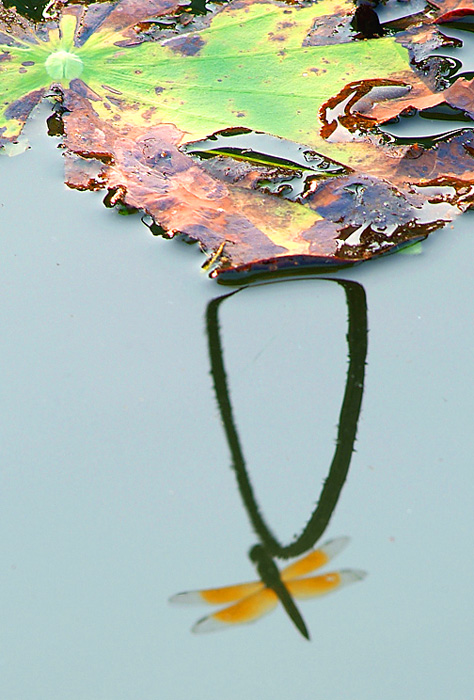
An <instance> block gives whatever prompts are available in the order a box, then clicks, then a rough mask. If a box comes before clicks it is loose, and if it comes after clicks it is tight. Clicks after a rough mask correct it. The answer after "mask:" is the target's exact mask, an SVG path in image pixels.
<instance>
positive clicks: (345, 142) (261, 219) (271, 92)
mask: <svg viewBox="0 0 474 700" xmlns="http://www.w3.org/2000/svg"><path fill="white" fill-rule="evenodd" d="M436 6H437V8H438V9H437V10H436V11H431V12H426V13H424V14H423V13H420V12H419V11H418V13H417V14H414V15H413V16H412V17H407V16H404V18H403V21H402V25H403V26H402V27H401V29H397V31H395V32H393V31H392V33H389V32H388V31H386V30H385V29H384V26H383V24H382V25H379V24H376V23H375V24H373V23H372V24H371V25H370V26H373V27H375V29H374V31H371V32H370V33H369V34H368V33H367V32H368V29H367V27H365V28H364V27H363V26H362V24H363V23H362V21H361V20H360V16H359V19H357V18H356V20H357V21H356V20H354V12H355V6H354V4H353V3H352V1H351V0H320V2H317V3H313V4H309V5H308V4H305V5H298V4H287V3H284V2H278V1H276V0H273V1H272V0H262V1H260V2H259V1H257V2H255V1H254V2H251V1H250V0H233V2H230V3H228V4H227V5H225V6H223V7H221V8H217V9H215V10H214V11H213V13H210V14H209V15H207V16H206V17H204V18H200V19H193V18H192V16H190V15H189V14H188V15H186V14H183V12H182V8H181V7H180V6H179V5H178V4H177V2H175V1H173V0H148V2H145V3H144V2H138V0H122V2H119V3H116V4H109V3H100V4H93V5H89V6H88V7H80V6H79V5H71V6H70V7H64V8H63V10H62V14H61V16H60V17H59V18H58V20H57V21H54V22H53V21H51V20H50V21H45V22H44V23H43V24H41V25H39V26H37V27H34V26H33V25H32V24H30V23H29V22H28V21H27V20H25V19H23V18H21V17H20V16H19V15H18V14H17V13H16V12H15V11H14V10H7V9H5V8H3V7H2V6H1V5H0V81H1V100H0V140H1V141H2V142H3V143H7V142H15V141H17V140H18V137H19V134H20V133H21V129H22V127H23V125H24V123H25V121H26V119H27V118H28V115H29V114H30V112H31V110H32V109H33V107H34V106H35V105H36V104H37V103H38V102H39V101H40V100H41V98H42V97H43V96H45V95H54V96H55V97H56V100H57V101H58V107H59V111H58V112H57V115H56V122H57V120H58V117H59V118H60V121H62V125H60V126H58V125H57V123H55V129H59V131H61V130H62V128H63V130H64V136H63V143H64V147H65V150H64V153H65V159H66V181H67V183H68V184H69V185H70V186H71V187H76V188H78V189H102V188H107V189H108V191H109V194H108V195H107V197H106V199H107V204H108V205H109V206H113V205H114V204H117V203H123V204H126V205H127V206H128V207H133V208H137V209H141V210H143V211H145V212H146V213H147V214H149V215H151V216H152V217H153V219H154V221H155V222H156V223H157V224H158V225H159V226H161V227H162V229H164V231H165V232H166V233H167V235H168V236H172V235H174V234H175V233H178V232H181V233H185V234H187V235H188V236H190V237H191V238H193V239H195V240H198V241H199V242H200V244H201V246H202V248H203V249H204V250H205V251H206V252H207V253H208V254H209V258H210V260H211V261H212V264H211V268H212V270H213V272H212V274H218V273H220V272H222V271H223V270H233V271H235V270H238V271H241V272H242V271H248V270H251V269H276V268H278V267H282V266H287V265H291V266H293V265H301V264H327V263H334V264H338V265H341V264H344V263H349V262H351V263H352V262H356V261H359V260H364V259H367V258H370V257H372V256H374V255H378V254H381V253H384V252H386V251H387V250H392V249H396V248H398V247H399V246H401V245H403V244H405V243H407V242H410V241H413V240H417V239H419V238H422V237H424V236H426V235H427V234H428V233H430V232H431V231H432V230H434V229H435V228H439V227H440V226H442V225H444V224H445V223H446V222H447V221H450V220H452V219H453V218H454V217H455V216H456V215H457V214H458V213H459V212H460V211H462V210H464V209H465V208H467V207H468V206H469V205H470V203H471V202H472V199H473V196H474V189H473V186H474V136H473V132H472V131H471V130H465V131H464V132H461V133H459V134H455V135H453V136H452V137H450V138H448V139H445V140H444V141H436V142H433V143H431V144H429V145H423V144H420V145H415V146H414V145H413V144H406V143H397V142H396V141H394V140H393V139H390V138H389V137H387V136H386V135H384V134H382V132H381V131H380V130H379V128H378V126H379V125H380V124H382V123H384V122H385V121H387V120H389V119H392V118H393V117H395V116H397V115H399V114H400V113H402V112H404V113H406V112H407V111H408V110H420V109H426V108H430V107H433V106H434V105H439V104H442V103H446V104H448V105H450V106H452V107H455V108H457V109H459V110H461V111H462V112H463V113H464V114H465V116H466V118H472V116H473V112H474V106H473V99H472V95H473V88H472V84H471V82H470V81H468V80H465V79H463V78H459V79H458V80H457V81H454V82H453V81H452V80H446V79H445V77H444V76H445V75H446V61H447V60H448V59H442V58H436V59H431V58H430V52H432V51H433V50H434V49H435V48H437V47H440V46H446V45H453V44H456V40H448V39H446V37H444V36H443V35H442V34H441V33H440V32H439V30H438V29H437V27H436V25H435V23H434V22H435V21H436V19H440V20H442V21H445V19H446V17H448V16H449V17H451V16H453V13H457V15H456V16H461V15H462V14H465V13H466V8H467V5H466V4H463V3H462V2H460V0H458V1H457V2H455V0H446V1H445V2H442V0H439V2H437V3H436ZM359 15H360V13H359ZM392 24H393V23H392ZM367 26H368V25H367ZM369 35H370V36H371V37H373V38H369V39H367V38H365V36H369ZM457 43H459V42H457ZM451 83H452V84H451ZM61 127H62V128H61ZM267 135H272V136H267ZM227 144H228V145H227Z"/></svg>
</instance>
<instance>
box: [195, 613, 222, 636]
mask: <svg viewBox="0 0 474 700" xmlns="http://www.w3.org/2000/svg"><path fill="white" fill-rule="evenodd" d="M226 627H229V625H226V624H225V623H223V622H220V621H219V620H217V619H216V618H215V617H213V616H212V615H208V617H202V618H201V619H200V620H198V621H197V622H196V624H195V625H193V627H191V632H193V633H194V634H207V633H208V632H217V631H218V630H222V629H225V628H226Z"/></svg>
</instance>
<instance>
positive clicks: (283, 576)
mask: <svg viewBox="0 0 474 700" xmlns="http://www.w3.org/2000/svg"><path fill="white" fill-rule="evenodd" d="M348 542H349V538H348V537H338V538H337V539H333V540H329V541H327V542H326V543H325V544H323V545H322V546H321V547H319V548H318V549H315V550H313V551H311V552H309V553H308V554H306V555H305V556H303V557H301V558H300V559H297V560H296V561H295V562H293V564H290V565H289V566H286V567H285V568H284V569H282V570H281V571H280V572H279V579H280V585H283V586H284V588H285V589H286V592H287V594H289V595H290V596H291V598H295V599H300V600H304V599H308V598H315V597H318V596H322V595H326V594H327V593H331V592H333V591H336V590H339V588H342V587H343V586H347V585H348V584H349V583H354V582H355V581H360V580H362V579H363V578H365V576H366V573H365V571H359V570H357V569H343V570H341V571H331V572H329V573H326V574H319V575H318V576H308V575H307V574H310V573H312V572H313V571H315V570H316V569H319V568H320V567H322V566H324V565H325V564H327V563H328V562H329V561H331V559H333V558H334V557H335V556H336V555H337V554H339V552H340V551H342V549H343V548H344V547H345V546H346V545H347V544H348ZM279 599H281V594H280V593H279V591H278V589H277V587H275V590H274V589H273V588H272V587H270V585H266V584H265V583H262V582H261V581H253V582H250V583H240V584H235V585H232V586H224V587H221V588H209V589H204V590H199V591H187V592H185V593H178V594H177V595H174V596H172V597H171V598H170V602H171V603H179V604H185V605H195V604H202V603H208V604H209V605H224V604H225V603H231V605H228V606H227V607H224V608H222V609H221V610H218V611H217V612H215V613H212V614H211V615H207V616H206V617H203V618H201V619H200V620H198V621H197V622H196V624H195V625H194V627H193V628H192V631H193V632H197V633H201V632H214V631H216V630H220V629H226V628H229V627H232V626H234V625H240V624H246V623H250V622H256V621H257V620H259V619H260V618H261V617H263V616H264V615H266V614H268V613H269V612H271V611H272V610H274V608H275V607H276V606H277V604H278V601H279ZM282 602H283V601H282Z"/></svg>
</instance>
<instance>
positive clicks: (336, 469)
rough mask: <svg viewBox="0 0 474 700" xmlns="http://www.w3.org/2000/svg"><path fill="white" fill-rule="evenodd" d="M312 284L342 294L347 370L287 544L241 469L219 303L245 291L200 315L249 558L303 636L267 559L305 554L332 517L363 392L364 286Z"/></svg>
mask: <svg viewBox="0 0 474 700" xmlns="http://www.w3.org/2000/svg"><path fill="white" fill-rule="evenodd" d="M312 282H313V283H314V282H317V283H318V284H319V283H330V284H337V285H339V286H340V287H342V289H343V290H344V293H345V298H346V303H347V311H348V329H347V335H346V338H347V346H348V359H349V363H348V368H347V376H346V385H345V391H344V396H343V400H342V405H341V410H340V414H339V422H338V429H337V438H336V447H335V450H334V455H333V458H332V461H331V465H330V468H329V472H328V476H327V478H326V480H325V482H324V485H323V487H322V489H321V492H320V495H319V499H318V500H317V503H316V506H315V509H314V511H313V512H312V514H311V517H310V518H309V520H308V521H307V523H306V525H305V527H304V529H303V530H302V532H301V533H300V534H299V536H297V537H296V538H295V539H294V540H293V541H292V542H291V543H289V544H283V543H281V542H280V541H279V540H278V539H277V537H276V536H275V534H274V533H273V532H272V530H271V528H270V527H269V526H268V525H267V523H266V522H265V519H264V517H263V515H262V513H261V512H260V509H259V506H258V503H257V500H256V498H255V494H254V491H253V488H252V483H251V481H250V477H249V474H248V470H247V465H246V461H245V457H244V454H243V450H242V445H241V442H240V438H239V434H238V431H237V426H236V422H235V419H234V414H233V409H232V403H231V398H230V391H229V385H228V381H227V373H226V370H225V364H224V354H223V346H222V339H221V332H220V326H219V310H220V307H221V305H222V304H223V303H224V302H225V301H226V300H228V299H230V298H231V297H232V296H234V295H236V294H239V293H242V292H245V289H247V288H243V289H239V290H236V291H234V292H230V293H229V294H224V295H222V296H220V297H218V298H216V299H213V300H212V301H211V302H210V303H209V305H208V307H207V312H206V326H207V335H208V342H209V357H210V364H211V375H212V378H213V383H214V390H215V394H216V399H217V403H218V406H219V411H220V415H221V418H222V423H223V426H224V431H225V435H226V438H227V442H228V445H229V450H230V453H231V457H232V465H231V466H232V469H233V470H234V472H235V475H236V479H237V485H238V488H239V491H240V494H241V496H242V500H243V503H244V506H245V508H246V510H247V513H248V516H249V518H250V521H251V523H252V526H253V528H254V530H255V532H256V534H257V535H258V537H259V540H260V543H259V544H257V545H255V546H254V547H252V548H251V550H250V552H249V556H250V558H251V560H252V561H253V562H254V563H255V564H256V567H257V571H258V573H259V576H260V578H261V580H262V582H263V583H264V584H265V585H266V586H268V587H269V588H271V589H272V590H274V591H275V593H276V594H277V595H278V598H279V599H280V601H281V603H282V605H283V607H284V608H285V610H286V611H287V613H288V614H289V616H290V618H291V619H292V621H293V622H294V624H295V625H296V627H297V628H298V629H299V631H300V632H301V633H302V634H303V635H304V636H305V637H307V638H309V634H308V631H307V628H306V625H305V623H304V621H303V618H302V617H301V614H300V612H299V610H298V609H297V607H296V605H295V603H294V601H293V599H292V597H291V596H290V594H289V593H288V590H287V588H286V587H285V585H284V584H283V582H282V581H281V578H280V576H279V571H278V569H277V567H276V565H275V563H274V562H273V559H272V557H278V558H280V559H289V558H292V557H297V556H300V555H301V554H304V553H305V552H307V551H309V550H310V549H311V548H312V547H314V545H315V544H316V542H317V541H318V540H319V539H320V537H321V536H322V535H323V533H324V531H325V530H326V528H327V526H328V524H329V521H330V519H331V517H332V514H333V512H334V509H335V507H336V504H337V502H338V500H339V497H340V495H341V491H342V487H343V486H344V483H345V481H346V478H347V474H348V471H349V467H350V463H351V458H352V454H353V451H354V443H355V439H356V434H357V425H358V421H359V416H360V409H361V405H362V395H363V391H364V378H365V364H366V357H367V300H366V295H365V291H364V288H363V287H362V286H361V285H360V284H358V283H357V282H353V281H349V280H336V279H327V278H324V279H319V280H316V281H315V280H312Z"/></svg>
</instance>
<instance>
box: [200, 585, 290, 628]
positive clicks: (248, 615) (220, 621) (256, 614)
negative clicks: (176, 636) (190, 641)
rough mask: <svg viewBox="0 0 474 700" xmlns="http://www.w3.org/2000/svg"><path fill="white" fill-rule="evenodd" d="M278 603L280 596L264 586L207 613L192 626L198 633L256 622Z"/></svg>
mask: <svg viewBox="0 0 474 700" xmlns="http://www.w3.org/2000/svg"><path fill="white" fill-rule="evenodd" d="M277 604H278V596H277V594H276V593H274V591H272V590H270V588H263V587H262V590H261V591H258V592H257V593H253V594H252V595H249V596H247V597H246V598H243V599H242V600H239V602H238V603H234V605H229V606H228V607H227V608H224V609H223V610H218V611H217V612H215V613H213V614H212V615H207V616H206V617H203V618H201V619H200V620H198V621H197V622H196V624H195V625H194V627H193V628H192V631H193V632H196V633H198V634H200V633H202V632H215V631H217V630H220V629H225V628H226V627H227V628H229V627H233V626H234V625H243V624H248V623H250V622H256V621H257V620H259V619H260V618H261V617H263V616H264V615H267V614H268V613H269V612H271V611H272V610H274V609H275V608H276V606H277Z"/></svg>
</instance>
